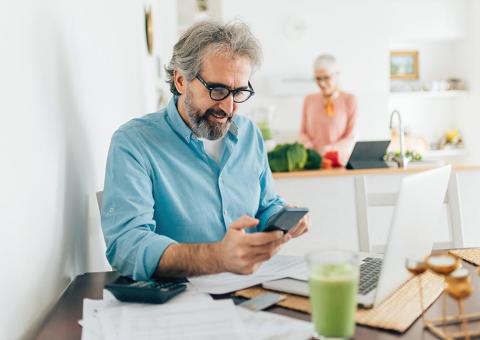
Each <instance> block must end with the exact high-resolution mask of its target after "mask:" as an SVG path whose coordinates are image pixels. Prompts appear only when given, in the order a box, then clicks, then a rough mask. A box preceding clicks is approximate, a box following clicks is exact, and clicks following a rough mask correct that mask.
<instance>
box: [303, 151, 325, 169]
mask: <svg viewBox="0 0 480 340" xmlns="http://www.w3.org/2000/svg"><path fill="white" fill-rule="evenodd" d="M321 167H322V156H320V155H319V154H318V152H316V151H315V150H313V149H307V163H306V164H305V167H304V169H309V170H312V169H320V168H321Z"/></svg>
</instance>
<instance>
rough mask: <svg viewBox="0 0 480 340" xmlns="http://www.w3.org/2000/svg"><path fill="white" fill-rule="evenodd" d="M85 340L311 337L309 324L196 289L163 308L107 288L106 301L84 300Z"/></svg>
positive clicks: (181, 295)
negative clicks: (126, 299) (122, 298)
mask: <svg viewBox="0 0 480 340" xmlns="http://www.w3.org/2000/svg"><path fill="white" fill-rule="evenodd" d="M79 324H80V325H81V326H82V327H83V329H82V340H103V339H105V340H110V339H136V340H137V339H138V340H142V339H145V340H147V339H152V340H153V339H156V340H157V339H159V340H164V339H165V340H170V339H173V340H180V339H205V340H215V339H248V340H251V339H259V340H267V339H292V340H293V339H308V338H310V336H311V334H312V330H313V328H312V325H311V323H309V322H305V321H300V320H295V319H292V318H288V317H285V316H281V315H276V314H272V313H266V312H251V311H249V310H247V309H245V308H242V307H236V306H234V304H233V302H232V300H230V299H225V300H216V301H215V300H213V299H212V298H211V297H210V296H208V295H206V294H201V293H198V292H197V291H195V289H194V288H192V287H191V286H190V287H189V288H188V289H187V291H186V292H185V293H182V294H180V295H178V296H177V297H175V298H173V299H172V300H170V301H169V302H167V303H165V304H162V305H149V304H137V303H123V302H120V301H117V300H116V299H115V298H114V297H113V295H111V294H110V292H108V291H106V290H104V299H103V300H91V299H84V301H83V319H82V320H80V321H79Z"/></svg>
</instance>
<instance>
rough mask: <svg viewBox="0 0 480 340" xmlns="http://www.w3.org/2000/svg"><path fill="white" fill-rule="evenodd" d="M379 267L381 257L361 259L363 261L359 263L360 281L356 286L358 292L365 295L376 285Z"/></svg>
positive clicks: (380, 267)
mask: <svg viewBox="0 0 480 340" xmlns="http://www.w3.org/2000/svg"><path fill="white" fill-rule="evenodd" d="M381 269H382V259H381V258H377V257H367V258H365V259H363V262H362V264H361V265H360V283H359V286H358V293H359V294H361V295H366V294H368V293H370V292H371V291H372V290H374V289H375V288H376V287H377V283H378V278H379V276H380V270H381Z"/></svg>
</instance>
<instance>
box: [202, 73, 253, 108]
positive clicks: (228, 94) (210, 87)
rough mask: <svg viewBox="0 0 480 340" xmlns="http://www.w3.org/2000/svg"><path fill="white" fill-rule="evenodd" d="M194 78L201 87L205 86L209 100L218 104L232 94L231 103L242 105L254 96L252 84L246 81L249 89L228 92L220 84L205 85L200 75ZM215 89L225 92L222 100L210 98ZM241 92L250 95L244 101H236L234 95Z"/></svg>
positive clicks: (226, 88)
mask: <svg viewBox="0 0 480 340" xmlns="http://www.w3.org/2000/svg"><path fill="white" fill-rule="evenodd" d="M195 78H196V79H197V80H198V81H199V82H200V83H202V85H203V86H205V88H206V89H207V90H208V94H209V95H210V99H212V100H215V101H217V102H220V101H222V100H224V99H225V98H227V97H228V96H230V95H231V94H233V102H234V103H244V102H246V101H247V100H249V99H250V98H251V97H252V96H253V95H254V94H255V90H254V89H253V86H252V84H251V83H250V80H249V81H248V87H249V89H233V90H230V89H229V88H228V87H226V86H225V85H221V84H218V85H212V84H209V83H207V82H206V81H205V80H204V79H203V78H202V77H201V76H200V74H197V75H196V76H195ZM215 89H224V90H227V91H228V93H227V94H226V95H225V97H223V98H218V99H216V98H213V97H212V91H213V90H215ZM242 91H245V92H249V93H250V95H249V96H248V97H247V98H246V99H245V100H242V101H237V100H235V95H236V94H237V93H240V92H242Z"/></svg>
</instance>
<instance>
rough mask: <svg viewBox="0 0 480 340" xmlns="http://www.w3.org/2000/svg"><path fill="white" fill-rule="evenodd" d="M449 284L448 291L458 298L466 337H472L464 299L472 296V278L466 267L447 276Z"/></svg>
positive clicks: (460, 317) (460, 316)
mask: <svg viewBox="0 0 480 340" xmlns="http://www.w3.org/2000/svg"><path fill="white" fill-rule="evenodd" d="M446 280H447V286H446V289H445V290H446V292H447V293H448V295H450V296H451V297H452V298H454V299H455V300H457V304H458V310H459V316H458V317H459V319H460V320H461V322H462V327H463V332H464V334H465V337H466V339H470V335H469V331H468V322H467V319H466V318H465V309H464V305H463V299H465V298H467V297H469V296H470V294H471V293H472V290H473V289H472V279H471V278H470V275H469V273H468V270H467V269H466V268H462V267H459V268H458V269H456V270H455V271H453V272H452V273H451V274H450V275H449V276H447V278H446Z"/></svg>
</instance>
